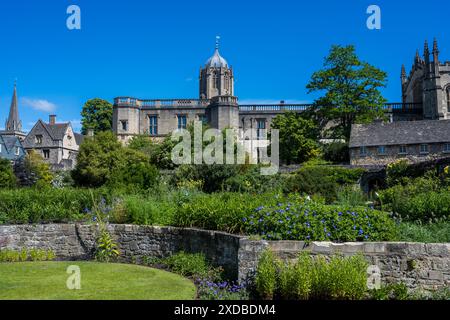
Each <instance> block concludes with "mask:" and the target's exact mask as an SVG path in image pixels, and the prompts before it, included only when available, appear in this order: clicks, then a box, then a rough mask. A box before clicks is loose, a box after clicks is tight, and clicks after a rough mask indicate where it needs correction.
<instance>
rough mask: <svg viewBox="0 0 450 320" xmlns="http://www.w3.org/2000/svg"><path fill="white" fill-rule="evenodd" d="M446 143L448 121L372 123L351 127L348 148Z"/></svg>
mask: <svg viewBox="0 0 450 320" xmlns="http://www.w3.org/2000/svg"><path fill="white" fill-rule="evenodd" d="M446 142H449V143H450V120H422V121H398V122H392V123H384V122H374V123H371V124H355V125H353V126H352V130H351V135H350V144H349V147H350V148H358V147H362V146H366V147H371V146H389V145H410V144H424V143H427V144H428V143H446Z"/></svg>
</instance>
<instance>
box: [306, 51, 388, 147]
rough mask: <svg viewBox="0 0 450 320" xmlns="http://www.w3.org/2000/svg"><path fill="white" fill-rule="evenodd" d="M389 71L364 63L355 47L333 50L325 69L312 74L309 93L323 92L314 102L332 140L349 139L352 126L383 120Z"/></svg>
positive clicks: (308, 86) (327, 58) (325, 63)
mask: <svg viewBox="0 0 450 320" xmlns="http://www.w3.org/2000/svg"><path fill="white" fill-rule="evenodd" d="M386 78H387V74H386V72H384V71H382V70H380V69H378V68H376V67H374V66H372V65H370V64H369V63H367V62H364V61H361V60H360V59H359V58H358V56H357V55H356V52H355V47H354V46H351V45H350V46H346V47H343V46H338V45H335V46H333V47H332V48H331V50H330V53H329V55H328V57H326V58H325V62H324V65H323V69H322V70H319V71H317V72H315V73H314V74H313V75H312V78H311V81H310V82H309V84H308V85H307V88H308V89H309V92H310V93H311V92H324V95H323V96H322V97H320V98H318V99H317V100H316V101H315V103H314V104H315V106H316V110H318V111H317V112H318V113H319V118H322V119H325V120H326V121H325V123H327V128H328V131H330V133H331V136H330V137H332V138H338V139H345V140H346V141H348V140H349V138H350V131H351V126H352V124H353V123H367V122H371V121H373V120H374V119H376V118H381V117H383V115H384V114H383V110H382V107H383V104H384V103H385V102H386V100H385V99H384V98H383V96H382V94H381V92H380V88H383V87H385V86H386V83H387V80H386Z"/></svg>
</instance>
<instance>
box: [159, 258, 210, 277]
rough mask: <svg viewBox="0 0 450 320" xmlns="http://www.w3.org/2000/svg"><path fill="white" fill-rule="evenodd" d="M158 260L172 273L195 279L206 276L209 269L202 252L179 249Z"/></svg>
mask: <svg viewBox="0 0 450 320" xmlns="http://www.w3.org/2000/svg"><path fill="white" fill-rule="evenodd" d="M160 262H161V263H162V264H163V265H165V266H167V267H168V268H169V269H170V270H171V271H172V272H174V273H177V274H179V275H182V276H183V277H191V278H195V279H198V278H206V277H207V276H208V275H209V273H210V269H211V267H210V266H209V264H208V262H207V261H206V257H205V255H204V254H202V253H194V254H193V253H185V252H183V251H181V252H178V253H176V254H174V255H172V256H170V257H167V258H164V259H161V260H160ZM211 280H213V279H211ZM214 280H216V279H214Z"/></svg>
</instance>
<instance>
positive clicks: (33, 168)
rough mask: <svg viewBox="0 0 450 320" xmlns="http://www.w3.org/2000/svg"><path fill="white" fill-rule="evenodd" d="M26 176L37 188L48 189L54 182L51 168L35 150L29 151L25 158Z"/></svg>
mask: <svg viewBox="0 0 450 320" xmlns="http://www.w3.org/2000/svg"><path fill="white" fill-rule="evenodd" d="M25 174H26V176H27V177H28V180H29V181H32V184H33V185H34V186H36V187H37V188H47V187H49V186H50V185H51V183H52V181H53V173H52V172H51V171H50V166H49V165H48V163H46V162H45V161H44V159H43V158H42V157H41V155H40V154H38V153H37V152H36V151H34V150H31V151H29V152H28V153H27V155H26V156H25Z"/></svg>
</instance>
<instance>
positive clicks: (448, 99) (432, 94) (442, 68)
mask: <svg viewBox="0 0 450 320" xmlns="http://www.w3.org/2000/svg"><path fill="white" fill-rule="evenodd" d="M440 60H441V59H440V58H439V48H438V42H437V40H436V39H435V40H434V42H433V50H432V51H431V52H430V48H429V46H428V42H427V41H425V45H424V50H423V59H422V58H421V57H420V55H419V51H417V53H416V56H415V58H414V64H413V66H412V68H411V72H410V74H409V75H407V74H406V70H405V69H404V68H402V73H401V82H402V100H403V103H414V104H418V105H422V108H423V118H424V119H432V120H439V119H450V62H449V61H446V62H441V61H440Z"/></svg>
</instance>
